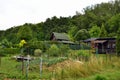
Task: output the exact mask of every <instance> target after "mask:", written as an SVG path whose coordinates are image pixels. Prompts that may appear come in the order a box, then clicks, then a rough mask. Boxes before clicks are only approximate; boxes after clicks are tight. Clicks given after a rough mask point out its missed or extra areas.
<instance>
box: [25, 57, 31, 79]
mask: <svg viewBox="0 0 120 80" xmlns="http://www.w3.org/2000/svg"><path fill="white" fill-rule="evenodd" d="M29 58H30V56H29V55H28V56H27V61H26V80H28V71H29Z"/></svg>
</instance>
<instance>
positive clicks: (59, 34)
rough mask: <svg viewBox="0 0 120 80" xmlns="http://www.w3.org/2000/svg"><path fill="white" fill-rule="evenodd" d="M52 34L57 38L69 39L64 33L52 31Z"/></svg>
mask: <svg viewBox="0 0 120 80" xmlns="http://www.w3.org/2000/svg"><path fill="white" fill-rule="evenodd" d="M52 35H54V36H55V38H56V39H58V40H66V41H69V37H68V36H67V34H66V33H57V32H53V33H52Z"/></svg>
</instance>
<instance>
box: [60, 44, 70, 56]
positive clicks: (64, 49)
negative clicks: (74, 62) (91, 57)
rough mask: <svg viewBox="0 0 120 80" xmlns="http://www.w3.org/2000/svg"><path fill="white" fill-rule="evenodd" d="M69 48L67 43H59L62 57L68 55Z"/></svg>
mask: <svg viewBox="0 0 120 80" xmlns="http://www.w3.org/2000/svg"><path fill="white" fill-rule="evenodd" d="M69 50H70V48H69V46H68V45H66V44H61V45H59V54H60V55H61V56H62V57H65V56H66V57H67V56H68V52H69Z"/></svg>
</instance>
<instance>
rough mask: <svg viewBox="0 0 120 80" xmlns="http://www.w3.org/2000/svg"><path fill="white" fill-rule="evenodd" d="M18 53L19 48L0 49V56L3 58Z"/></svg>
mask: <svg viewBox="0 0 120 80" xmlns="http://www.w3.org/2000/svg"><path fill="white" fill-rule="evenodd" d="M18 53H20V49H19V48H0V54H1V55H3V56H6V55H14V54H18Z"/></svg>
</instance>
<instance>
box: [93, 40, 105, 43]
mask: <svg viewBox="0 0 120 80" xmlns="http://www.w3.org/2000/svg"><path fill="white" fill-rule="evenodd" d="M106 41H107V40H95V41H94V43H104V42H106Z"/></svg>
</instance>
